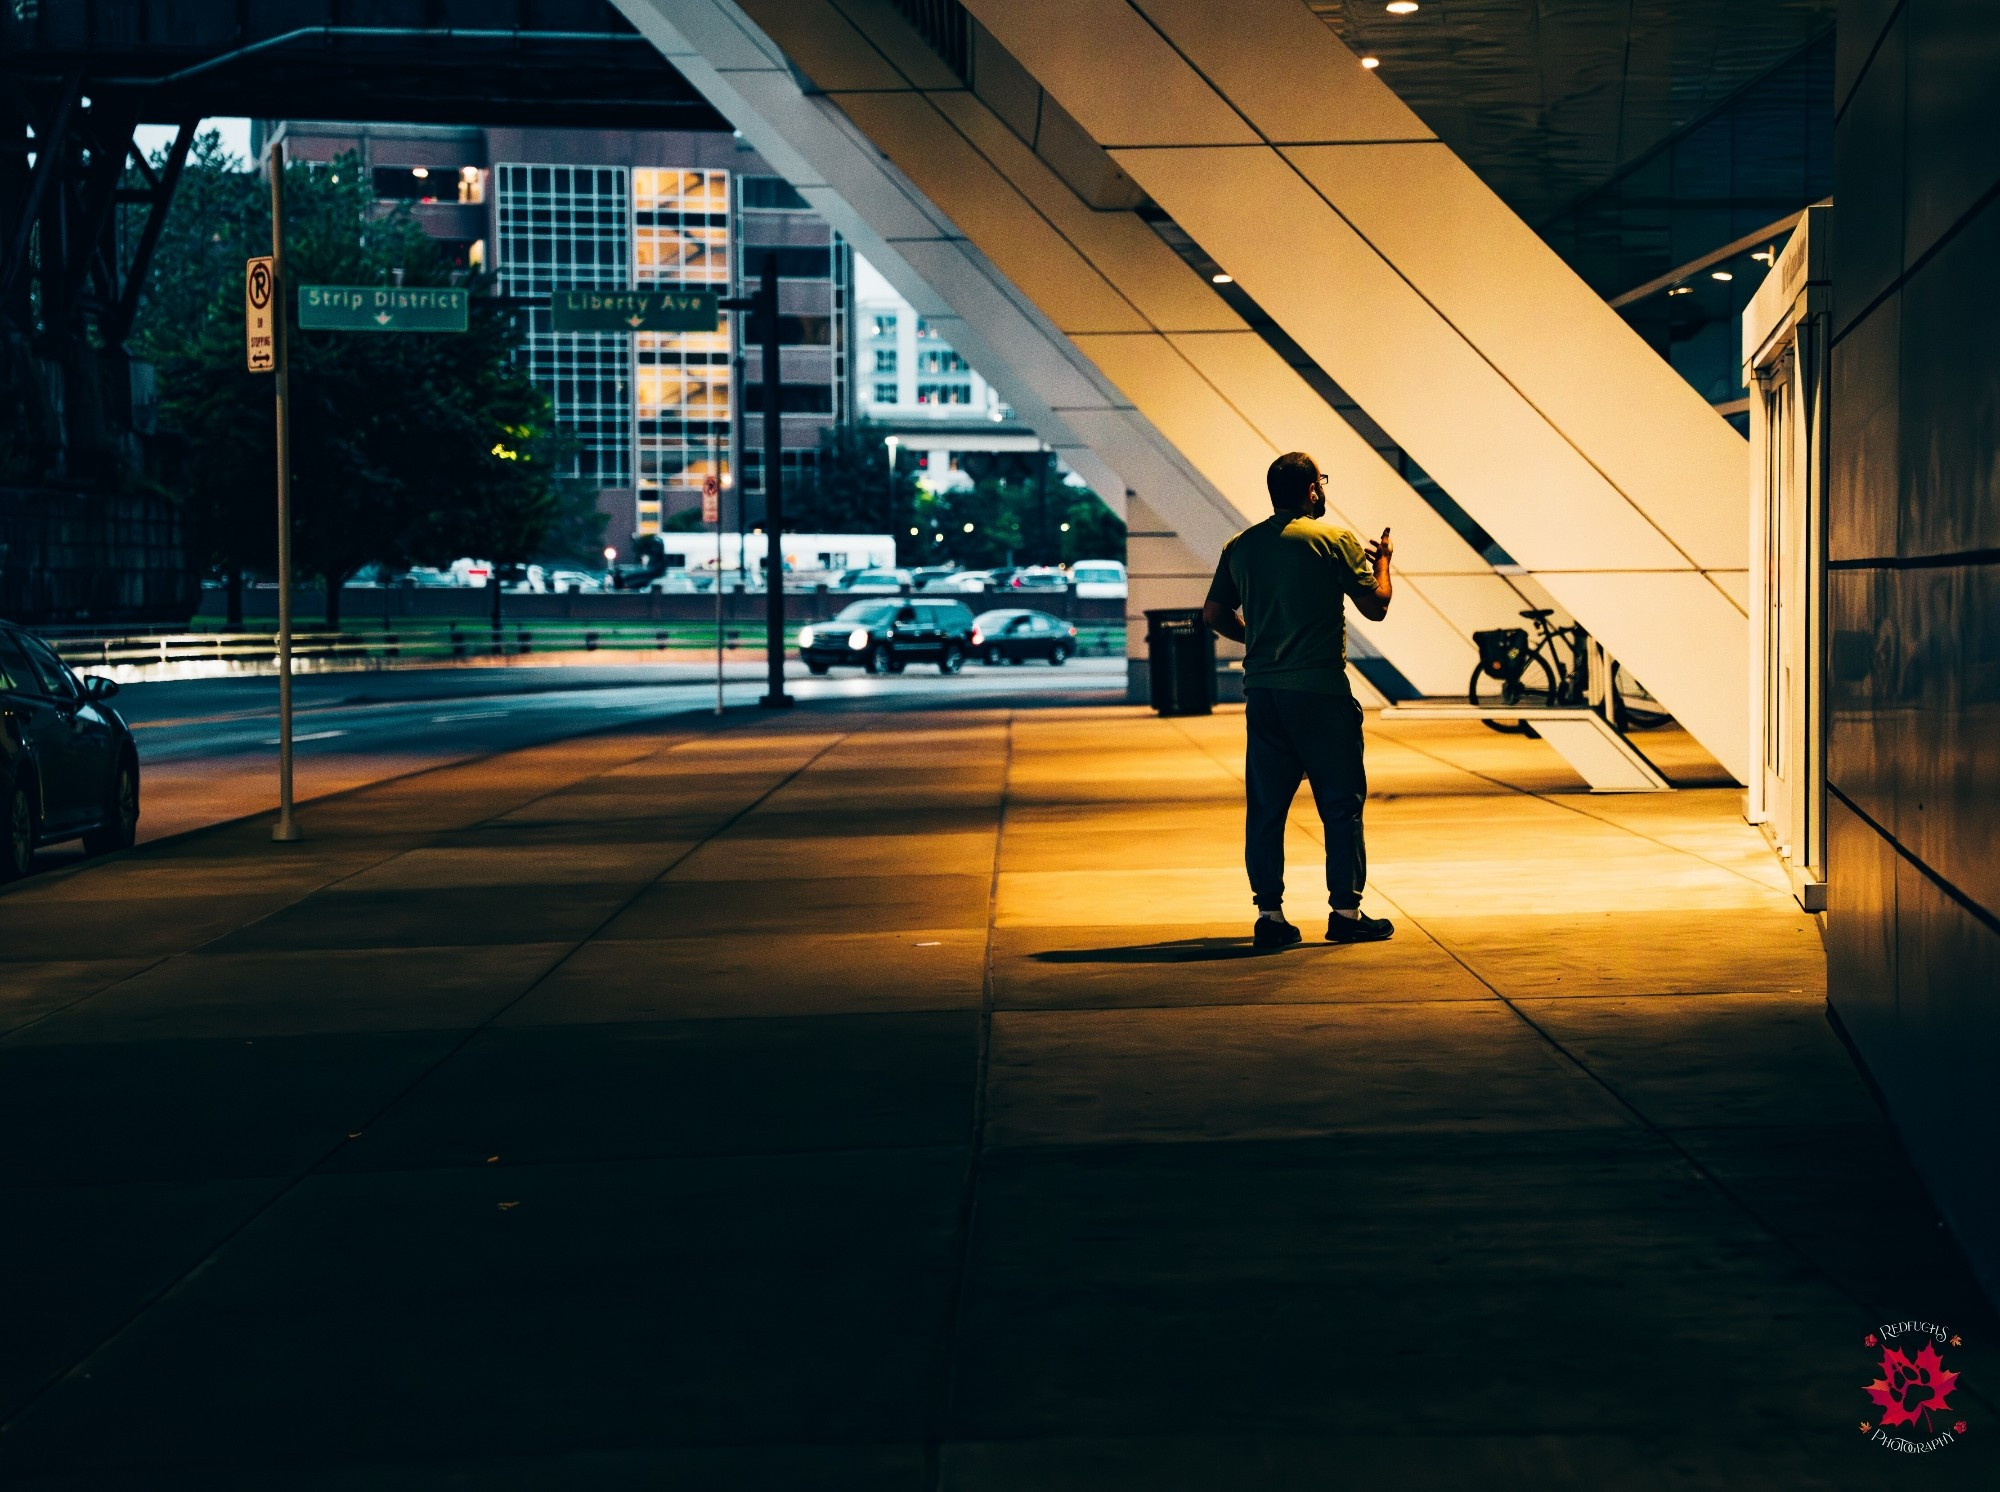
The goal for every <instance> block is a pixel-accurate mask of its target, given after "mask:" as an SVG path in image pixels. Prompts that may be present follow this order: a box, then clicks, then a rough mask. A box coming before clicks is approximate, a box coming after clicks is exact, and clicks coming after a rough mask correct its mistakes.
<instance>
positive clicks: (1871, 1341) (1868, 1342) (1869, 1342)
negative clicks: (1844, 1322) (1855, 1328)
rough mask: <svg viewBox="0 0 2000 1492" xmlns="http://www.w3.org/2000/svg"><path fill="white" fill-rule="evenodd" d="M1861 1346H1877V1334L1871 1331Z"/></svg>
mask: <svg viewBox="0 0 2000 1492" xmlns="http://www.w3.org/2000/svg"><path fill="white" fill-rule="evenodd" d="M1861 1345H1862V1346H1864V1347H1873V1346H1874V1345H1875V1333H1874V1332H1872V1331H1871V1332H1869V1333H1868V1335H1867V1336H1865V1337H1863V1338H1862V1339H1861Z"/></svg>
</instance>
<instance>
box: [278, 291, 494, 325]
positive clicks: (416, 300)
mask: <svg viewBox="0 0 2000 1492" xmlns="http://www.w3.org/2000/svg"><path fill="white" fill-rule="evenodd" d="M465 305H466V292H465V291H463V290H453V289H445V288H435V289H434V288H431V287H429V286H415V285H301V286H300V287H299V326H300V328H301V329H303V330H305V331H319V332H462V331H464V330H465Z"/></svg>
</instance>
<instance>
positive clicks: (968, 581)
mask: <svg viewBox="0 0 2000 1492" xmlns="http://www.w3.org/2000/svg"><path fill="white" fill-rule="evenodd" d="M924 589H925V590H928V591H943V592H945V593H946V594H947V595H953V596H982V595H984V594H985V593H986V592H987V591H990V590H991V589H993V572H992V571H991V570H959V571H956V572H955V573H953V574H950V575H947V576H946V577H945V578H944V579H943V580H939V581H934V582H933V583H931V584H930V585H927V586H925V587H924Z"/></svg>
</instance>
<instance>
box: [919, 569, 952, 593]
mask: <svg viewBox="0 0 2000 1492" xmlns="http://www.w3.org/2000/svg"><path fill="white" fill-rule="evenodd" d="M956 574H958V566H957V565H916V566H913V567H912V568H911V570H910V579H911V580H913V581H915V582H916V585H917V589H918V590H920V591H936V590H943V589H944V583H945V582H946V581H947V580H949V579H951V577H952V576H954V575H956Z"/></svg>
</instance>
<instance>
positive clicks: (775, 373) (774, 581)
mask: <svg viewBox="0 0 2000 1492" xmlns="http://www.w3.org/2000/svg"><path fill="white" fill-rule="evenodd" d="M718 305H719V306H720V307H721V308H722V309H723V310H725V311H748V312H750V314H751V315H752V316H754V317H755V318H756V321H757V330H758V332H759V333H760V334H761V338H762V341H763V343H764V385H763V395H762V398H763V401H764V538H765V549H764V664H765V678H766V680H767V682H766V685H765V691H764V694H763V697H762V698H760V699H759V700H758V701H757V703H758V704H760V705H763V706H764V707H765V708H766V709H784V708H787V707H789V706H790V705H792V704H793V703H794V701H793V699H792V697H791V695H789V694H787V693H785V542H784V537H783V535H784V530H785V473H784V462H783V456H784V434H783V429H782V427H781V426H780V424H779V422H778V411H779V405H780V403H781V402H782V400H781V398H780V393H781V390H782V388H783V385H784V379H783V376H782V374H781V373H780V370H779V364H778V256H777V255H776V254H775V253H773V252H770V251H768V250H767V251H766V252H765V255H764V275H763V278H762V279H761V280H760V281H759V282H758V285H757V293H756V294H755V295H747V296H745V295H739V296H735V297H733V298H732V299H730V300H726V301H720V302H718ZM741 490H742V489H741V488H739V489H738V493H739V495H740V493H741Z"/></svg>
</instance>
